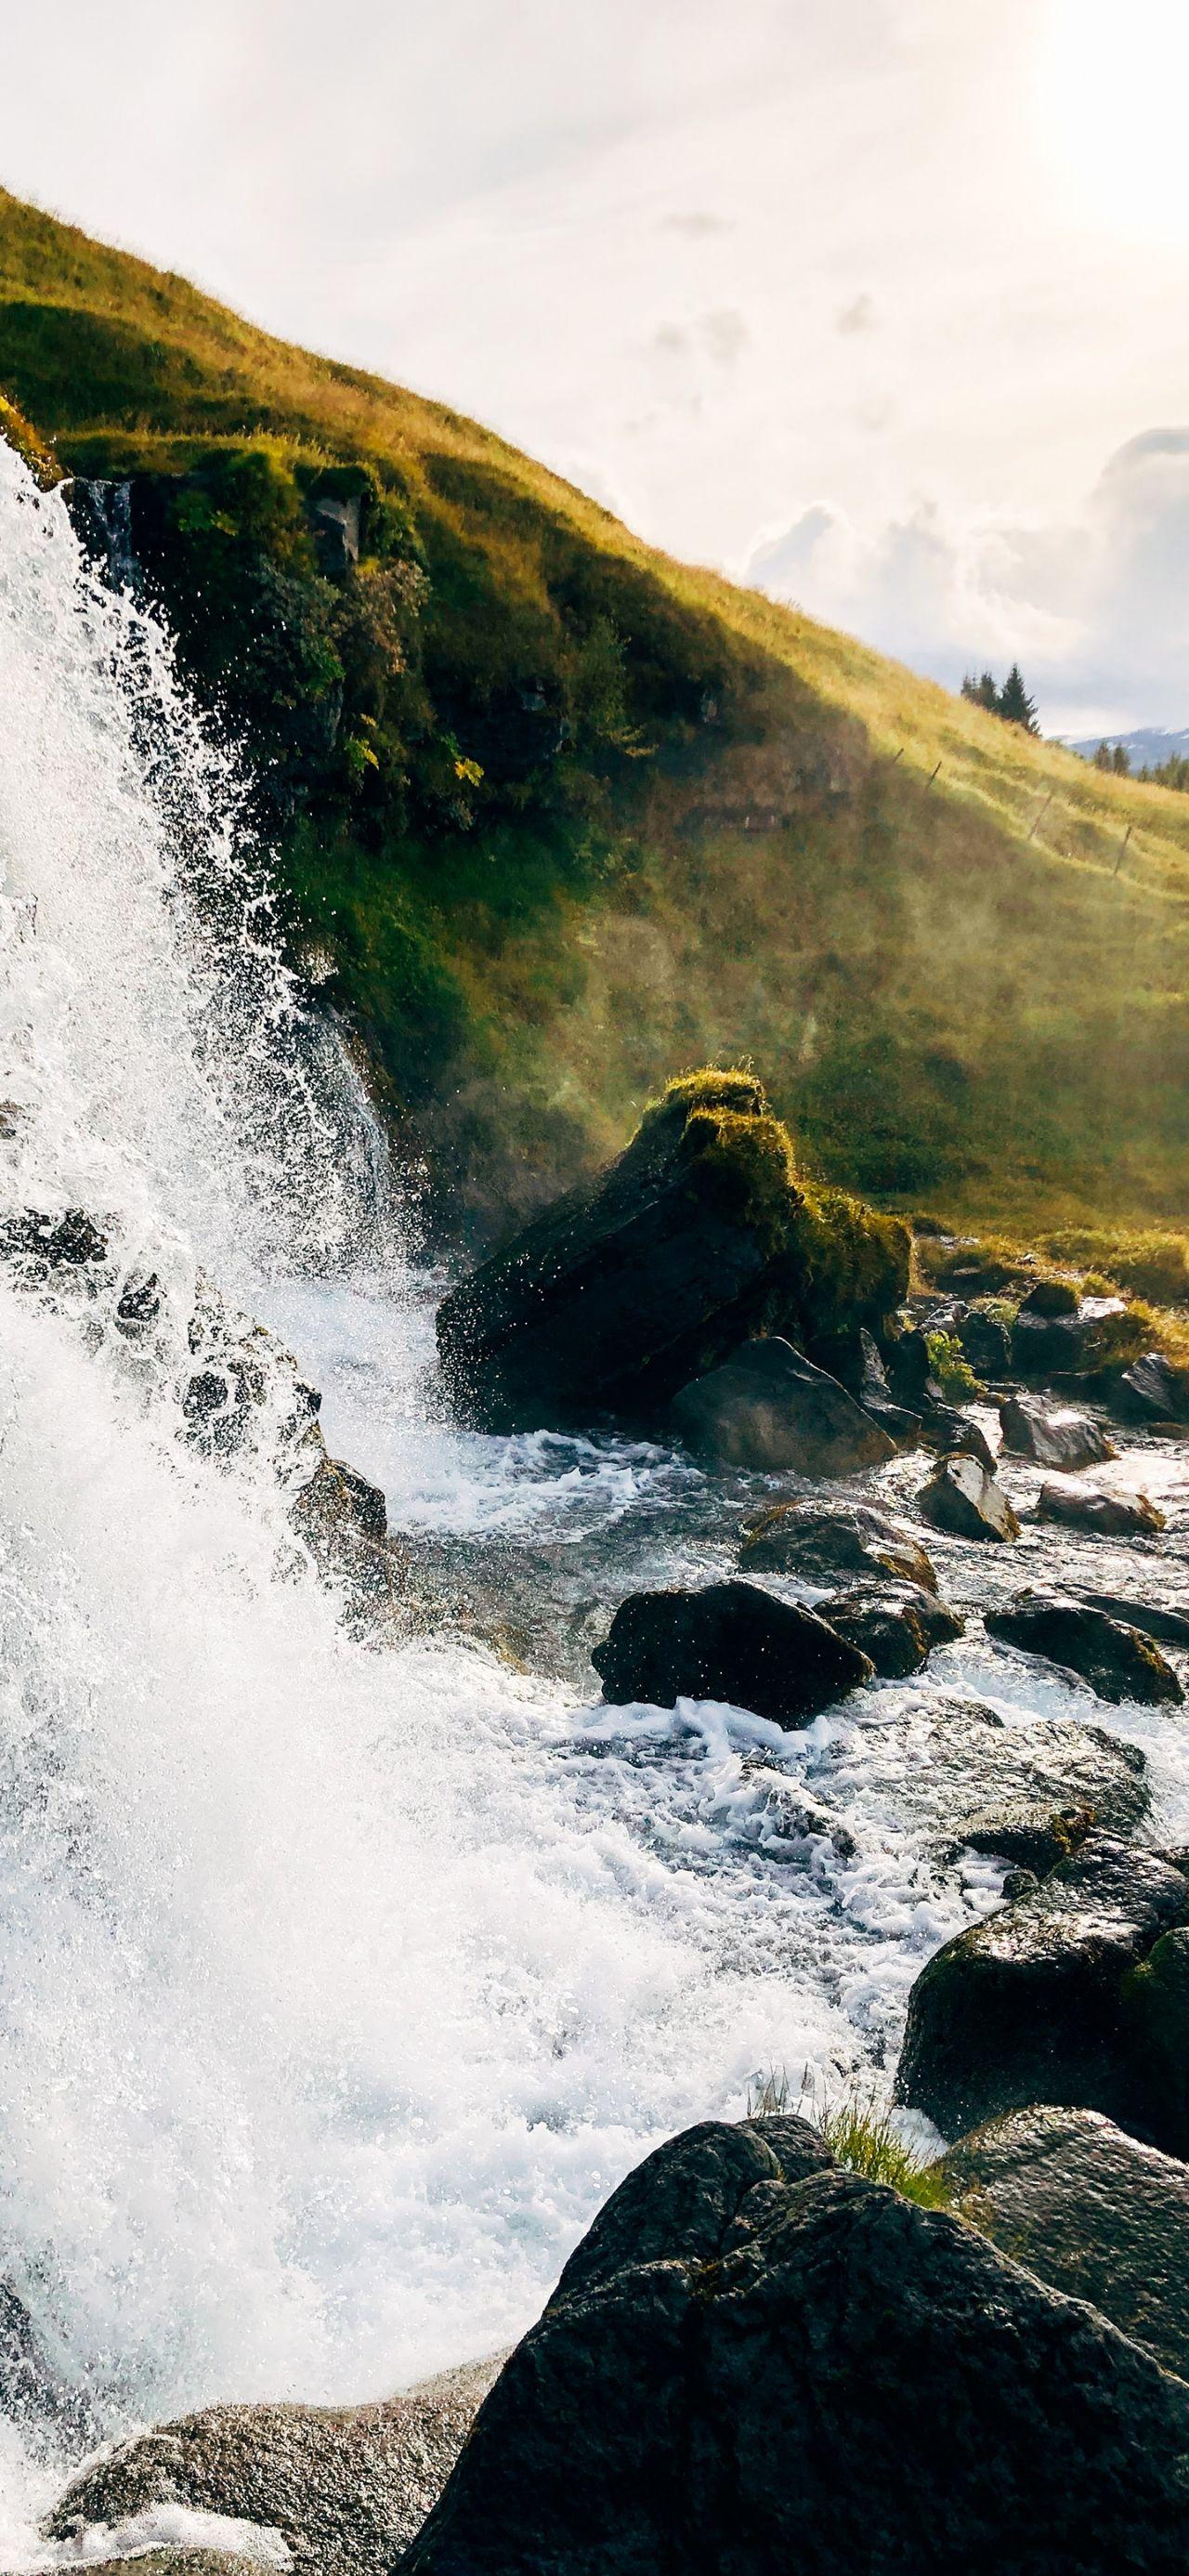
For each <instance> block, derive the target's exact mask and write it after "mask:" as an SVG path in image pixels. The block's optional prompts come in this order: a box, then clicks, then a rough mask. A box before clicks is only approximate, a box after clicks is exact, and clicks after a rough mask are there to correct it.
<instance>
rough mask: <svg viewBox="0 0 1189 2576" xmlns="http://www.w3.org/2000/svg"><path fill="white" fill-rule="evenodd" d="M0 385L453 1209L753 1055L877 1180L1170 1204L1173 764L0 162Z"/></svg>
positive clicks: (1138, 1211)
mask: <svg viewBox="0 0 1189 2576" xmlns="http://www.w3.org/2000/svg"><path fill="white" fill-rule="evenodd" d="M0 389H2V390H3V391H4V392H5V393H6V394H7V395H8V396H9V397H10V398H11V400H12V402H13V403H15V404H16V405H18V406H19V408H20V410H21V412H23V413H24V414H25V415H26V416H27V418H28V420H29V421H30V422H31V423H33V424H34V425H35V428H36V430H37V431H38V432H39V433H40V435H41V436H42V438H44V439H45V440H47V441H49V442H51V443H52V446H53V449H54V452H55V454H56V457H57V461H58V463H59V465H60V467H61V469H62V470H63V471H65V472H68V473H71V474H74V475H76V476H79V477H119V478H124V477H130V478H133V524H134V533H135V537H136V543H137V548H138V552H139V553H140V555H141V559H142V561H143V562H144V564H145V567H146V572H147V575H148V579H149V582H150V585H151V587H153V588H154V589H155V590H156V591H157V592H158V593H159V594H160V595H161V596H162V597H163V599H164V601H165V604H166V606H167V609H168V611H169V614H170V616H171V617H172V619H173V621H174V624H175V626H176V628H177V631H178V634H179V638H180V642H181V647H182V651H183V654H184V656H185V658H186V660H187V661H188V663H189V665H190V667H191V668H192V670H193V672H194V674H195V677H196V680H197V682H198V684H199V686H200V687H201V688H202V689H203V691H204V692H205V693H206V694H207V696H208V697H209V698H210V699H211V700H212V702H214V703H216V704H218V703H219V702H220V701H221V700H222V699H224V698H226V699H227V700H228V701H230V702H232V703H233V705H234V709H235V715H236V721H237V722H238V723H239V724H240V725H246V727H247V731H248V736H249V740H250V743H251V746H252V749H253V752H254V755H255V757H256V758H257V759H258V761H259V763H260V765H261V770H262V776H263V779H264V790H263V795H264V803H265V810H266V814H267V819H268V823H269V828H270V830H271V831H272V832H273V833H274V835H275V837H276V840H277V844H278V848H279V852H280V862H281V867H282V872H283V876H284V880H285V884H286V887H287V891H288V900H289V904H290V917H291V925H292V938H293V942H294V946H295V949H296V952H297V953H298V954H299V956H300V957H301V958H302V959H303V960H304V961H305V963H306V964H307V966H308V968H309V971H310V972H311V974H312V975H313V976H314V977H315V978H316V979H317V980H318V982H319V986H320V989H321V990H322V991H323V992H324V993H325V995H326V996H327V998H328V999H330V1000H331V1001H332V1002H334V1003H335V1004H336V1005H337V1006H338V1007H339V1008H340V1009H341V1010H342V1011H343V1012H344V1013H345V1014H346V1015H347V1017H348V1018H349V1020H350V1021H351V1023H352V1025H353V1026H354V1028H355V1029H356V1031H357V1032H358V1035H359V1040H360V1044H361V1046H362V1047H363V1048H365V1049H366V1051H367V1054H368V1057H369V1059H370V1062H371V1064H372V1067H373V1069H374V1071H375V1075H376V1080H377V1084H378V1086H379V1087H380V1089H381V1090H382V1092H384V1094H385V1095H386V1096H387V1097H388V1098H389V1099H390V1101H391V1102H392V1103H393V1104H394V1105H395V1106H396V1107H398V1108H399V1109H403V1110H404V1111H405V1112H406V1114H407V1115H408V1116H409V1119H410V1122H411V1127H412V1129H413V1131H414V1132H415V1133H416V1134H417V1135H418V1136H419V1137H420V1138H421V1139H422V1140H423V1141H425V1142H426V1143H427V1144H428V1146H429V1148H430V1150H431V1153H432V1155H433V1157H434V1159H435V1161H436V1163H437V1166H438V1168H439V1170H440V1172H441V1173H442V1174H443V1176H444V1177H445V1180H446V1182H447V1184H448V1185H449V1186H451V1187H452V1188H453V1190H454V1192H455V1193H456V1197H457V1201H458V1203H459V1204H460V1205H461V1206H462V1207H464V1208H465V1209H468V1210H469V1211H470V1212H471V1216H472V1218H473V1221H474V1223H475V1224H476V1226H477V1227H478V1228H479V1229H480V1230H481V1231H488V1230H490V1229H491V1228H492V1227H494V1226H497V1225H498V1224H499V1222H500V1220H501V1218H503V1217H506V1215H507V1214H508V1213H509V1212H512V1213H514V1212H516V1211H519V1210H520V1209H523V1208H527V1207H530V1206H532V1205H534V1204H536V1203H537V1202H538V1201H539V1200H540V1199H541V1198H543V1197H545V1196H547V1195H549V1194H550V1193H552V1192H553V1191H554V1190H556V1189H557V1188H558V1187H559V1186H560V1185H562V1184H563V1183H564V1182H566V1181H567V1180H569V1179H570V1178H572V1177H573V1176H574V1175H575V1174H576V1173H577V1172H579V1171H581V1170H582V1169H583V1168H584V1167H586V1166H587V1165H588V1164H589V1163H590V1162H591V1161H592V1160H593V1159H595V1158H597V1157H598V1156H600V1155H602V1154H603V1153H605V1152H606V1151H607V1150H608V1149H609V1148H610V1147H612V1146H614V1145H617V1144H618V1143H619V1142H621V1141H622V1139H623V1137H624V1135H625V1134H626V1133H627V1131H628V1130H629V1128H630V1127H631V1126H632V1125H633V1124H634V1122H635V1120H636V1118H637V1116H638V1114H639V1111H640V1109H641V1107H642V1105H643V1103H644V1101H645V1100H646V1099H647V1098H648V1097H649V1096H650V1095H652V1094H653V1093H655V1092H656V1090H657V1089H658V1087H659V1085H660V1083H661V1082H662V1080H663V1078H664V1077H665V1076H666V1075H668V1074H670V1073H672V1072H673V1071H674V1070H676V1069H677V1068H679V1067H681V1066H682V1065H684V1064H691V1063H694V1062H698V1063H700V1062H704V1061H707V1060H720V1061H726V1060H732V1061H737V1060H739V1059H740V1058H746V1057H749V1056H750V1057H752V1058H754V1061H755V1063H756V1065H757V1067H759V1068H760V1069H761V1070H762V1071H763V1073H764V1075H765V1077H766V1079H767V1081H768V1083H769V1087H770V1089H771V1091H772V1093H773V1095H774V1098H775V1101H776V1103H777V1105H778V1107H779V1109H780V1111H781V1112H782V1114H783V1115H784V1116H785V1117H786V1118H787V1119H788V1121H789V1122H790V1124H791V1125H792V1127H793V1130H794V1132H795V1134H796V1135H797V1136H798V1138H799V1140H800V1142H801V1150H802V1151H803V1153H804V1155H805V1156H806V1158H807V1159H808V1160H809V1161H810V1162H811V1163H812V1162H816V1163H817V1164H818V1165H819V1166H820V1168H821V1169H823V1170H824V1171H825V1172H826V1173H827V1174H828V1175H829V1177H830V1178H831V1179H834V1180H838V1181H840V1182H845V1183H848V1184H853V1185H854V1186H856V1187H858V1188H860V1189H862V1190H863V1191H865V1192H866V1193H868V1194H869V1195H871V1196H873V1197H875V1198H878V1199H881V1200H883V1201H884V1202H885V1203H888V1204H892V1205H905V1206H910V1207H928V1208H932V1209H934V1210H937V1209H940V1210H943V1211H945V1212H952V1213H954V1214H962V1215H964V1216H966V1217H970V1218H974V1217H979V1218H983V1219H996V1220H999V1221H1001V1222H1010V1223H1014V1224H1016V1225H1017V1226H1029V1227H1035V1226H1037V1225H1039V1224H1041V1223H1042V1222H1043V1223H1045V1224H1048V1225H1050V1226H1052V1225H1057V1224H1060V1223H1076V1222H1083V1223H1084V1222H1087V1221H1092V1220H1093V1219H1094V1218H1095V1217H1099V1218H1107V1219H1112V1220H1113V1219H1123V1218H1126V1219H1129V1220H1144V1219H1152V1218H1160V1217H1164V1218H1169V1219H1172V1220H1174V1221H1183V1219H1184V1216H1185V1213H1186V1199H1187V1197H1189V1190H1187V1187H1186V1177H1185V1101H1186V1097H1187V1093H1189V1001H1187V998H1186V996H1187V993H1189V797H1183V796H1182V797H1179V796H1175V795H1173V794H1171V793H1168V792H1166V791H1164V790H1162V789H1159V788H1155V787H1145V786H1141V785H1139V784H1137V783H1133V782H1131V781H1128V780H1125V779H1116V778H1113V777H1109V776H1103V775H1102V774H1100V773H1099V772H1096V771H1094V770H1092V769H1090V768H1088V767H1086V766H1085V765H1084V764H1083V763H1081V762H1080V761H1078V760H1076V759H1075V758H1074V757H1073V756H1072V755H1070V754H1066V753H1063V752H1060V751H1057V750H1054V749H1053V748H1051V747H1050V746H1047V745H1045V744H1043V743H1040V742H1037V741H1035V740H1032V739H1030V738H1029V737H1027V736H1025V735H1023V734H1021V733H1019V732H1016V731H1013V730H1012V729H1010V728H1008V727H1005V726H1004V725H1002V724H1001V723H1000V722H998V721H997V719H995V718H994V717H991V716H987V715H984V714H983V713H982V712H981V711H980V710H979V709H977V708H975V707H972V706H969V705H967V704H966V703H964V702H963V701H961V700H958V699H955V698H953V697H950V696H948V695H947V694H946V693H945V692H944V691H942V690H940V689H937V688H934V687H932V686H930V685H928V684H927V683H925V682H923V681H920V680H917V679H915V678H914V677H913V676H912V675H911V674H910V673H909V672H908V671H906V670H903V669H901V668H900V667H899V666H897V665H896V664H894V663H891V662H888V661H885V660H883V659H882V658H881V657H880V656H879V655H877V654H875V653H871V652H868V651H867V650H865V649H864V647H862V646H861V645H859V644H857V643H855V642H854V641H853V640H852V639H851V638H849V637H847V636H844V635H840V634H835V633H833V632H831V631H830V630H828V629H827V628H824V627H821V626H818V625H815V624H813V623H811V622H810V621H809V620H807V619H805V618H802V617H800V616H798V615H797V614H795V613H794V612H792V611H789V610H784V609H780V608H777V607H774V606H772V605H771V604H770V603H769V602H767V601H765V600H764V599H763V598H761V597H760V596H759V595H758V594H756V593H753V592H749V591H743V590H739V589H736V588H734V587H732V585H730V584H729V583H727V582H725V581H723V580H721V579H719V578H717V577H716V576H715V575H713V574H711V573H708V572H704V571H699V570H695V569H691V568H689V567H687V566H683V565H679V564H676V563H674V562H671V561H670V560H668V559H667V558H666V557H664V556H662V555H660V554H658V553H656V552H655V551H653V550H652V549H650V548H649V547H646V546H644V545H642V544H641V543H640V542H639V541H638V540H637V539H635V538H634V537H633V536H632V535H631V534H630V532H629V531H628V530H627V529H626V528H624V527H622V526H621V525H620V524H619V523H618V522H617V521H616V520H614V519H613V518H611V517H610V516H609V515H608V514H607V513H606V512H605V511H604V510H602V509H600V508H599V507H598V506H597V505H596V504H595V503H594V502H592V501H590V500H589V499H587V498H585V497H584V496H583V495H582V494H580V493H579V492H577V491H575V490H573V489H572V488H571V487H570V486H569V485H567V484H565V483H563V482H561V481H559V480H558V479H557V478H556V477H555V476H552V475H550V474H548V473H546V472H545V471H544V470H543V469H542V468H541V467H539V466H537V465H534V464H533V463H532V462H531V461H530V460H529V459H528V458H526V457H523V456H520V455H518V454H517V453H516V452H515V451H514V450H513V449H511V448H509V447H507V446H506V445H504V444H503V443H502V442H501V441H500V440H499V439H497V438H495V437H493V436H492V435H490V434H489V433H488V432H486V431H484V430H483V429H481V428H479V427H477V426H476V425H475V424H474V423H472V422H469V421H466V420H463V419H460V418H459V417H458V416H457V415H456V414H455V413H453V412H451V411H448V410H446V409H444V408H443V407H442V406H440V405H437V404H434V403H430V402H425V401H421V400H419V399H418V398H417V397H416V396H414V395H411V394H408V393H404V392H401V391H400V390H399V389H398V388H396V387H394V386H391V385H388V384H385V383H383V382H382V381H381V380H380V379H378V378H376V377H373V376H369V375H366V374H363V373H361V372H360V371H359V370H357V369H353V368H350V367H344V366H337V365H333V364H331V363H330V362H329V361H326V360H323V359H319V358H316V357H312V356H310V355H309V354H308V353H307V352H305V351H303V350H300V349H294V348H290V347H288V346H286V345H285V344H283V343H282V342H280V341H277V340H274V339H271V338H269V337H268V336H267V334H265V333H264V332H261V331H257V330H255V329H253V328H252V327H251V326H250V325H249V324H247V323H245V322H242V321H240V320H239V319H237V317H236V316H235V315H234V314H232V313H229V312H227V311H225V310H224V309H223V308H222V307H221V306H219V305H217V304H215V303H213V302H211V301H210V300H209V299H208V298H207V297H205V296H203V295H200V294H199V293H198V292H197V291H196V290H195V289H194V288H193V287H191V286H189V285H187V284H186V282H185V281H184V280H183V279H180V278H176V277H172V276H167V275H163V274H161V273H160V272H158V271H156V270H154V269H151V268H149V267H147V266H145V265H144V264H143V263H142V262H140V261H138V260H135V259H131V258H129V257H127V256H126V255H125V254H124V253H122V252H118V251H114V250H109V249H106V248H103V247H102V246H100V245H99V244H97V243H94V242H92V241H89V240H88V239H87V238H86V236H85V235H84V234H82V233H79V232H77V231H75V230H73V229H72V228H70V227H68V226H65V225H62V224H60V223H58V222H56V221H55V220H54V219H53V218H52V217H50V216H48V215H45V214H43V213H40V212H38V211H37V210H35V209H33V208H31V207H28V206H25V205H22V204H20V203H18V202H17V201H16V200H15V199H13V198H11V197H8V196H5V195H3V194H2V193H0ZM344 510H345V511H346V512H347V513H348V515H349V516H351V514H354V518H357V520H358V528H359V553H358V561H357V562H352V561H351V560H350V559H349V551H348V552H344V549H343V543H342V533H341V527H338V526H337V525H336V520H335V517H334V513H335V512H336V511H337V512H338V514H339V518H340V520H341V518H342V514H343V512H344ZM354 518H352V530H353V528H354Z"/></svg>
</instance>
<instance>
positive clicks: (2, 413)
mask: <svg viewBox="0 0 1189 2576" xmlns="http://www.w3.org/2000/svg"><path fill="white" fill-rule="evenodd" d="M0 438H6V439H7V441H8V444H9V446H10V447H15V449H16V452H17V455H18V456H19V457H20V459H21V462H22V464H23V465H27V466H28V468H29V472H30V473H31V475H32V476H33V480H34V482H35V483H38V484H40V486H41V489H42V491H43V492H52V490H53V488H54V485H55V483H60V482H61V480H62V468H61V466H60V465H59V463H58V460H57V457H56V456H55V455H54V453H53V451H52V449H51V448H49V447H47V446H46V443H45V440H44V439H43V438H39V436H38V434H37V431H36V430H35V429H34V427H33V424H32V422H31V421H28V420H26V418H25V415H24V413H23V412H22V411H18V410H17V407H16V404H15V403H12V402H9V400H8V397H7V395H6V394H0Z"/></svg>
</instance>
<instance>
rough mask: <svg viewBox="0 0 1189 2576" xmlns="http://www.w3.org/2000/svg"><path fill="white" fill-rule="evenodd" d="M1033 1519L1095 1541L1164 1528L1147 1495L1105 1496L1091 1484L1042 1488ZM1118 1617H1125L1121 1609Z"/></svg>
mask: <svg viewBox="0 0 1189 2576" xmlns="http://www.w3.org/2000/svg"><path fill="white" fill-rule="evenodd" d="M1036 1517H1037V1519H1038V1521H1057V1522H1059V1523H1060V1525H1061V1527H1062V1528H1064V1529H1079V1530H1088V1531H1090V1533H1091V1535H1092V1536H1094V1537H1095V1538H1153V1537H1155V1535H1156V1534H1157V1532H1158V1531H1160V1530H1162V1529H1163V1528H1164V1514H1163V1512H1161V1511H1157V1508H1156V1505H1155V1503H1152V1502H1149V1500H1148V1497H1147V1495H1146V1494H1104V1493H1102V1492H1100V1491H1099V1489H1098V1488H1097V1486H1092V1485H1090V1486H1087V1485H1042V1486H1041V1489H1040V1492H1039V1494H1038V1496H1037V1499H1036ZM1119 1615H1120V1617H1125V1616H1126V1612H1125V1611H1124V1610H1123V1608H1122V1606H1120V1611H1119ZM1186 1633H1187V1636H1189V1620H1187V1621H1186Z"/></svg>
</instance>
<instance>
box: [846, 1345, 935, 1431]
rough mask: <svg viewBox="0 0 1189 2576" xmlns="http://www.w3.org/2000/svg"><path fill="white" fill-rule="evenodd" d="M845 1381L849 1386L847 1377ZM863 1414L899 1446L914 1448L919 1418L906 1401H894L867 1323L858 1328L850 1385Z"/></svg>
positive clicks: (876, 1346) (919, 1427) (919, 1429)
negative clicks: (856, 1361)
mask: <svg viewBox="0 0 1189 2576" xmlns="http://www.w3.org/2000/svg"><path fill="white" fill-rule="evenodd" d="M846 1383H847V1384H848V1385H850V1383H851V1382H850V1380H849V1378H848V1379H847V1380H846ZM851 1392H852V1394H855V1395H857V1397H858V1400H859V1403H860V1404H861V1405H862V1407H863V1411H864V1413H869V1414H870V1416H871V1419H872V1421H873V1422H878V1424H879V1426H880V1429H881V1431H886V1432H887V1434H888V1437H889V1439H891V1440H893V1441H894V1442H895V1444H896V1447H897V1448H898V1449H915V1448H916V1446H917V1443H918V1441H919V1439H920V1436H921V1417H920V1415H919V1413H915V1412H914V1411H913V1410H912V1409H911V1407H910V1406H908V1405H906V1404H897V1403H896V1401H895V1398H894V1396H893V1394H892V1390H891V1387H890V1386H889V1384H888V1373H887V1370H886V1368H885V1367H884V1363H883V1360H882V1358H881V1356H880V1351H879V1345H878V1343H877V1342H876V1340H875V1337H874V1335H873V1334H872V1333H869V1332H868V1330H867V1327H866V1325H865V1324H864V1325H862V1326H861V1327H860V1331H859V1369H858V1379H857V1384H855V1385H853V1386H852V1387H851Z"/></svg>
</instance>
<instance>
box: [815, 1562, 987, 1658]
mask: <svg viewBox="0 0 1189 2576" xmlns="http://www.w3.org/2000/svg"><path fill="white" fill-rule="evenodd" d="M816 1606H817V1614H818V1617H819V1618H821V1619H824V1620H825V1621H826V1623H827V1625H828V1626H829V1627H831V1628H832V1629H833V1631H834V1634H835V1636H836V1637H845V1639H846V1641H847V1644H848V1645H851V1646H857V1647H858V1649H859V1652H860V1654H863V1655H869V1656H870V1658H871V1661H872V1663H873V1664H874V1666H875V1670H876V1672H877V1673H878V1674H879V1676H880V1678H881V1680H884V1681H906V1680H907V1679H908V1678H909V1677H910V1675H911V1674H913V1673H919V1672H920V1670H921V1668H922V1665H924V1664H925V1663H926V1662H927V1661H928V1657H929V1653H930V1650H931V1648H932V1647H933V1646H934V1645H937V1644H942V1643H945V1642H948V1641H949V1640H950V1639H951V1638H954V1637H960V1636H961V1634H962V1628H963V1624H964V1623H963V1621H962V1620H961V1618H960V1617H959V1615H958V1613H957V1611H956V1610H951V1609H950V1608H949V1605H948V1603H947V1602H944V1601H938V1600H937V1599H936V1598H935V1596H933V1595H932V1594H930V1593H928V1592H915V1591H913V1590H911V1589H910V1588H909V1587H907V1586H905V1587H903V1588H900V1587H897V1586H895V1585H887V1586H885V1588H884V1589H883V1590H882V1591H877V1590H876V1589H875V1588H874V1586H872V1588H871V1589H870V1590H867V1589H863V1590H860V1591H856V1592H843V1593H838V1594H836V1595H835V1597H834V1598H833V1599H832V1600H830V1601H819V1602H818V1603H817V1605H816Z"/></svg>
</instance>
